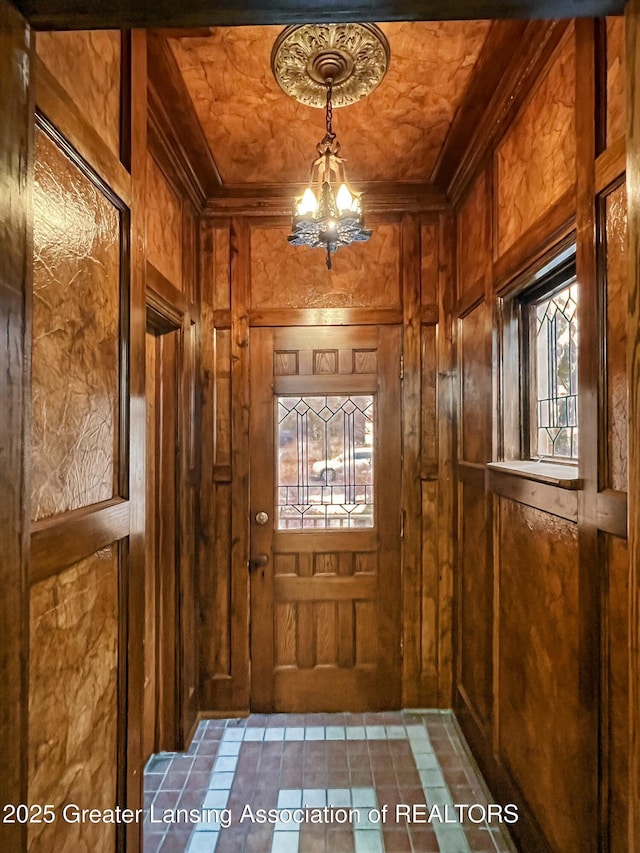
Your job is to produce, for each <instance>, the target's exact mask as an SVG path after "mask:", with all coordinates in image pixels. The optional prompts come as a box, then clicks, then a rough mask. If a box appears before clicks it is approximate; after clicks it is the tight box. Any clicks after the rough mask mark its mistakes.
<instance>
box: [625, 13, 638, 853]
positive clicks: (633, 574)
mask: <svg viewBox="0 0 640 853" xmlns="http://www.w3.org/2000/svg"><path fill="white" fill-rule="evenodd" d="M625 23H626V56H627V197H628V229H629V317H628V327H627V330H628V334H627V340H628V377H629V504H628V531H629V714H630V717H629V810H630V814H629V850H637V849H638V848H639V847H640V636H639V635H640V624H639V620H640V598H639V595H640V591H639V589H638V560H639V558H640V0H629V2H628V3H627V8H626V17H625Z"/></svg>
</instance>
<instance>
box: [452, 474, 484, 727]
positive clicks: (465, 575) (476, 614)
mask: <svg viewBox="0 0 640 853" xmlns="http://www.w3.org/2000/svg"><path fill="white" fill-rule="evenodd" d="M480 473H482V472H480ZM458 488H459V491H458V495H459V497H458V500H459V508H458V512H459V548H460V552H459V576H458V585H457V593H458V656H459V657H458V659H459V671H458V683H459V684H460V685H461V686H462V688H463V690H464V693H465V696H466V699H467V701H468V702H469V703H470V705H471V707H470V709H469V710H470V711H471V712H472V713H473V714H474V715H475V716H476V722H477V723H478V724H479V726H480V727H481V728H482V727H484V726H486V725H487V724H488V722H489V719H490V715H491V661H492V656H493V653H492V600H493V590H492V578H493V571H492V565H491V562H490V560H488V559H487V556H488V555H487V548H488V535H487V533H488V529H487V523H488V521H487V503H488V501H487V498H486V496H485V488H484V477H482V476H481V477H480V478H478V480H477V481H475V482H474V481H473V480H472V479H471V478H469V479H468V480H467V481H461V482H460V483H459V487H458ZM489 505H490V502H489Z"/></svg>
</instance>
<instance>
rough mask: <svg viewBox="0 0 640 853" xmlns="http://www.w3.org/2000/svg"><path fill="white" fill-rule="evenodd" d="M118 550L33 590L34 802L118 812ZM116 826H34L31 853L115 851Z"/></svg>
mask: <svg viewBox="0 0 640 853" xmlns="http://www.w3.org/2000/svg"><path fill="white" fill-rule="evenodd" d="M118 585H119V584H118V551H117V548H115V547H107V548H104V549H103V550H102V551H99V552H97V553H96V554H94V555H93V556H92V557H89V558H87V559H85V560H82V561H81V562H79V563H76V565H74V566H72V567H70V568H68V569H65V570H64V571H63V572H61V573H60V574H58V575H56V576H55V577H52V578H49V579H48V580H46V581H43V582H42V583H39V584H36V585H35V586H34V587H33V588H32V590H31V660H30V674H29V711H30V719H29V797H30V798H33V802H37V803H54V804H56V805H58V806H59V805H60V804H63V803H77V804H78V805H79V806H80V807H81V808H98V809H107V808H114V807H115V805H116V782H117V776H116V774H117V769H116V768H117V763H116V754H117V716H118V702H117V690H118ZM115 835H116V827H115V825H114V824H108V823H102V822H100V823H88V822H82V823H67V822H65V821H63V820H60V819H58V820H56V821H55V822H54V823H52V824H45V823H40V824H37V823H32V824H31V825H30V826H29V845H28V849H29V851H30V853H40V851H42V853H45V851H51V850H84V849H89V848H90V849H92V850H95V851H96V852H97V853H113V850H114V849H115Z"/></svg>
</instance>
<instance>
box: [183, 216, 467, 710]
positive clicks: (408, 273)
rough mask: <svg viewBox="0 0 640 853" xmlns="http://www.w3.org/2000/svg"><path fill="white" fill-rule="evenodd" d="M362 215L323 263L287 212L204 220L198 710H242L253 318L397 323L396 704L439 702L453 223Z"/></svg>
mask: <svg viewBox="0 0 640 853" xmlns="http://www.w3.org/2000/svg"><path fill="white" fill-rule="evenodd" d="M371 224H372V227H373V229H374V235H373V237H372V238H371V240H370V241H369V242H368V243H365V244H360V245H355V246H352V247H350V248H349V249H346V250H342V251H341V252H339V253H338V254H337V255H336V257H335V259H334V267H333V270H332V271H331V272H329V271H327V269H326V267H325V263H324V258H323V257H322V254H321V253H320V252H317V251H311V250H308V249H306V248H302V249H300V248H292V247H290V246H289V245H288V244H287V241H286V236H287V233H288V229H289V222H288V218H285V217H282V216H278V217H266V216H251V217H243V216H241V215H240V216H237V217H234V218H233V219H226V218H224V217H211V218H210V219H209V220H208V221H207V220H203V222H202V226H201V246H202V253H201V258H202V271H201V282H202V300H203V301H202V318H203V329H205V330H207V329H208V327H209V324H211V327H212V329H213V331H212V332H211V333H210V332H209V331H205V332H204V339H203V342H202V354H201V356H202V363H201V383H202V386H201V387H202V395H201V403H202V406H201V412H200V418H201V422H200V429H201V436H202V448H203V459H202V486H201V496H200V520H199V523H200V563H199V565H200V574H199V603H200V684H201V695H202V709H203V712H205V713H206V712H209V713H212V714H215V713H224V712H246V711H247V710H248V702H249V682H248V677H247V675H248V668H249V657H248V655H249V651H248V649H249V646H248V640H249V637H248V613H247V612H246V610H245V607H244V602H245V601H246V600H247V589H248V582H249V581H248V575H247V570H246V565H247V559H248V528H247V524H246V519H247V516H248V509H249V505H248V500H249V493H248V469H247V464H248V453H249V444H248V407H249V404H250V401H249V386H248V363H249V362H248V359H249V358H250V357H251V355H250V353H251V329H252V328H254V327H256V326H281V325H291V326H304V325H329V326H330V325H340V326H345V325H346V326H348V325H358V324H360V325H362V324H397V325H402V327H403V334H404V343H403V351H404V382H403V413H404V466H403V507H404V511H405V525H404V537H405V538H404V556H403V590H404V593H403V594H404V615H403V625H404V649H405V653H404V655H405V671H404V703H405V705H409V706H414V707H415V706H418V705H420V706H424V705H429V706H443V707H447V706H448V705H449V704H450V696H451V618H452V617H451V596H452V582H451V568H452V560H451V554H450V549H451V535H450V532H451V531H450V508H451V505H452V495H451V493H450V489H449V482H450V481H449V472H448V466H449V465H450V460H451V454H450V447H451V435H450V424H451V419H450V418H449V417H447V414H448V413H449V412H450V409H451V405H452V387H451V386H450V385H449V382H450V381H451V380H450V379H449V378H448V377H450V373H447V366H448V365H449V364H450V358H451V355H450V351H451V337H450V325H449V326H448V325H447V318H448V317H449V312H448V308H447V294H448V293H450V292H451V288H450V286H449V281H450V276H451V255H452V250H451V249H450V247H449V239H450V234H451V228H450V222H449V220H448V219H447V217H446V216H444V215H440V214H438V213H433V214H428V213H425V214H423V215H404V216H402V217H401V216H398V215H397V214H388V215H382V214H381V215H378V216H377V217H373V218H372V219H371ZM365 270H366V275H363V271H365ZM438 328H439V329H440V331H439V333H437V330H438ZM442 376H446V377H447V378H444V379H439V377H442ZM438 424H440V426H437V425H438Z"/></svg>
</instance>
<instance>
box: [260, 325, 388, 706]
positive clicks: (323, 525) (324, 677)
mask: <svg viewBox="0 0 640 853" xmlns="http://www.w3.org/2000/svg"><path fill="white" fill-rule="evenodd" d="M250 347H251V349H250V362H251V408H250V422H251V425H250V436H251V459H250V465H251V468H250V482H251V518H250V541H251V561H250V564H249V571H250V573H251V685H252V687H251V703H252V708H253V709H254V710H261V711H299V712H303V711H364V710H382V709H390V708H397V707H399V705H400V701H401V699H400V697H401V651H400V636H401V626H400V600H401V598H400V583H401V581H400V536H401V508H400V472H401V450H400V435H401V423H400V420H401V414H400V347H401V333H400V329H399V328H397V327H393V326H388V327H384V326H383V327H377V326H367V327H357V328H354V327H346V328H278V329H268V328H258V329H254V330H252V333H251V343H250Z"/></svg>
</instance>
